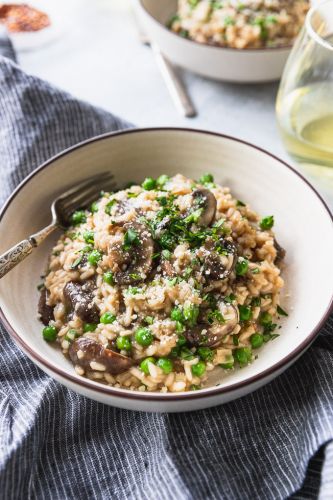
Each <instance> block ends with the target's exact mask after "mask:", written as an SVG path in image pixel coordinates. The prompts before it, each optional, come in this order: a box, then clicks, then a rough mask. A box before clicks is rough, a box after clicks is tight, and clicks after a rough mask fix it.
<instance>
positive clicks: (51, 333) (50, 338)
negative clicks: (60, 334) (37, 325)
mask: <svg viewBox="0 0 333 500" xmlns="http://www.w3.org/2000/svg"><path fill="white" fill-rule="evenodd" d="M43 338H44V340H46V341H47V342H54V341H55V340H56V338H57V329H56V327H55V326H50V325H49V326H45V328H43Z"/></svg>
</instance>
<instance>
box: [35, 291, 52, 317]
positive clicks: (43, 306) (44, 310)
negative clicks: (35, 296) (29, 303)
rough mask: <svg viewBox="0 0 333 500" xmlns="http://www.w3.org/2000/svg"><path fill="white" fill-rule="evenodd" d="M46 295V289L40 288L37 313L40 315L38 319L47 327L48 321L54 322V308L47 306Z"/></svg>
mask: <svg viewBox="0 0 333 500" xmlns="http://www.w3.org/2000/svg"><path fill="white" fill-rule="evenodd" d="M48 295H49V293H48V291H47V289H46V288H42V290H41V292H40V297H39V301H38V313H39V314H40V319H41V321H42V322H43V323H44V325H48V324H49V322H50V321H52V320H54V314H53V309H54V307H53V306H49V305H48V303H47V300H48Z"/></svg>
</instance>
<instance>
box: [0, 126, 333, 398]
mask: <svg viewBox="0 0 333 500" xmlns="http://www.w3.org/2000/svg"><path fill="white" fill-rule="evenodd" d="M161 131H162V132H169V131H171V132H177V131H178V132H189V133H195V134H196V133H197V134H205V135H212V136H215V137H221V138H224V139H228V140H230V141H234V142H238V143H240V144H245V145H246V146H250V147H251V148H254V149H256V150H257V151H260V152H261V153H264V154H266V155H267V156H270V157H271V158H274V159H275V160H277V161H278V162H279V163H280V164H281V165H283V166H284V167H286V168H288V169H289V170H291V171H292V172H293V173H294V174H295V175H297V176H298V177H299V178H300V179H301V180H302V181H303V182H304V183H305V184H307V185H308V186H309V187H310V189H311V190H312V191H313V192H314V194H315V195H316V196H317V198H318V199H319V201H320V202H321V204H322V205H323V207H324V208H325V210H326V211H327V213H328V216H329V217H330V219H331V222H332V224H333V215H332V214H331V212H330V210H329V208H328V206H327V204H326V202H325V201H324V200H323V198H322V197H321V195H320V194H319V193H318V192H317V191H316V189H315V188H314V187H313V186H312V185H311V184H310V182H309V181H308V180H307V179H305V178H304V177H303V176H302V175H301V174H300V173H299V172H298V171H297V170H295V169H294V168H293V167H291V166H290V165H288V163H286V162H284V161H283V160H281V159H280V158H278V157H277V156H275V155H273V154H272V153H269V152H268V151H266V150H265V149H263V148H261V147H259V146H255V145H253V144H251V143H250V142H247V141H244V140H242V139H237V138H235V137H232V136H229V135H226V134H220V133H218V132H210V131H207V130H201V129H191V128H186V127H151V128H149V127H148V128H139V129H128V130H123V131H118V132H108V133H106V134H102V135H99V136H96V137H93V138H91V139H88V140H86V141H83V142H80V143H79V144H76V145H75V146H72V147H70V148H68V149H65V150H64V151H62V152H61V153H58V154H57V155H55V156H53V157H52V158H51V159H50V160H47V161H46V162H45V163H43V164H42V165H41V166H40V167H38V168H37V169H36V170H34V171H33V172H31V173H30V174H29V175H28V176H27V177H26V178H25V179H24V180H23V181H22V182H21V183H20V184H19V185H18V186H17V188H16V189H15V191H14V192H13V193H12V194H11V195H10V197H9V198H8V199H7V201H6V202H5V204H4V205H3V207H2V209H1V211H0V223H1V220H2V218H3V216H4V214H5V213H6V211H7V209H8V207H9V206H10V204H11V202H12V201H13V199H14V198H15V197H16V195H17V194H18V193H19V192H20V190H21V189H22V188H23V187H24V186H25V185H26V184H27V183H29V181H30V179H32V178H33V177H34V176H35V175H37V174H38V173H39V172H40V171H41V170H44V169H45V168H47V167H48V166H49V165H51V164H52V163H53V162H54V161H55V160H57V159H58V158H61V157H62V156H66V155H67V154H70V153H71V152H72V151H74V150H76V149H79V148H82V147H84V146H86V145H87V144H91V143H93V142H97V141H100V140H104V139H106V138H108V137H113V136H118V135H126V134H140V133H142V132H143V133H145V132H153V133H154V132H161ZM332 310H333V292H332V297H331V300H330V302H329V305H328V307H327V308H326V311H325V313H324V315H323V316H322V318H321V319H320V321H319V322H318V324H317V326H316V327H315V328H314V329H313V330H312V331H311V332H310V333H309V335H308V336H307V338H306V339H304V340H303V342H301V344H300V345H299V346H298V347H296V349H294V350H293V351H292V352H291V353H289V354H288V355H287V356H285V357H284V358H283V359H282V360H281V361H278V362H277V363H275V364H274V365H273V366H271V367H270V368H267V369H266V370H264V371H263V372H261V373H259V374H258V375H253V376H252V377H249V378H248V379H246V380H244V381H242V382H236V383H234V384H231V385H230V386H228V387H218V386H217V387H212V388H210V387H208V388H203V389H201V390H198V391H195V392H191V391H188V392H184V393H181V394H179V393H165V394H163V395H161V393H158V392H149V393H140V392H139V391H136V392H135V391H130V390H126V389H117V388H113V387H109V386H104V385H102V384H100V385H99V384H98V383H97V382H94V381H90V380H89V379H86V378H84V377H82V378H79V376H74V375H70V374H68V373H67V372H66V371H64V370H62V369H61V368H59V367H57V366H55V365H53V364H52V363H50V362H49V360H45V359H44V358H43V357H42V356H40V355H39V354H38V353H36V352H35V351H34V350H33V349H31V348H30V347H29V346H28V345H27V344H26V342H25V341H24V340H23V339H21V337H20V336H19V334H18V333H17V332H16V331H15V330H14V329H13V327H12V326H11V325H10V323H9V321H8V320H7V318H6V316H5V314H4V312H3V310H2V307H1V306H0V320H1V321H2V322H3V324H4V325H5V327H6V328H7V330H8V332H9V334H10V335H11V337H12V338H13V339H14V341H15V342H16V343H17V344H18V345H19V346H21V348H22V350H23V351H24V352H26V353H27V354H28V356H30V357H31V358H32V359H34V360H36V361H37V363H40V364H41V365H42V366H44V367H45V368H47V369H48V370H50V371H51V372H54V373H55V374H56V375H59V376H60V377H62V378H64V379H66V380H68V381H69V382H71V383H74V384H77V385H79V386H82V387H84V388H87V389H89V390H91V391H97V392H98V393H101V394H108V395H109V396H115V397H118V398H125V399H133V400H141V401H149V400H151V401H183V400H192V399H200V398H205V397H214V396H217V395H220V394H227V393H229V392H232V391H235V390H237V389H242V388H244V387H246V386H248V385H251V384H253V383H255V382H259V381H264V379H265V378H266V377H268V376H270V375H273V374H274V373H276V372H277V371H279V370H280V369H281V368H283V367H284V366H285V365H288V364H289V363H291V362H292V361H293V360H296V358H297V357H298V356H300V355H301V354H302V352H303V351H304V350H305V349H306V348H307V347H309V346H310V345H311V343H312V342H313V341H314V339H315V337H316V336H317V334H318V332H319V330H320V328H321V327H322V326H323V325H324V323H325V322H326V320H327V319H328V317H329V315H330V313H331V311H332Z"/></svg>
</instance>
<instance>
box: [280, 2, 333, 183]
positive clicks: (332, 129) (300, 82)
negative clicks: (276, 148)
mask: <svg viewBox="0 0 333 500" xmlns="http://www.w3.org/2000/svg"><path fill="white" fill-rule="evenodd" d="M276 111H277V119H278V125H279V129H280V132H281V136H282V140H283V142H284V144H285V147H286V149H287V151H288V153H289V154H290V155H291V156H292V157H293V158H294V159H295V160H296V161H297V162H298V163H300V164H301V166H303V167H304V168H305V169H306V171H307V172H308V173H309V174H310V175H313V176H315V177H318V176H319V177H320V178H322V180H325V179H326V180H329V181H331V182H332V183H333V0H325V1H324V2H321V3H320V4H318V5H316V6H314V7H312V9H311V10H310V11H309V13H308V15H307V18H306V21H305V26H304V27H303V30H302V32H301V33H300V35H299V37H298V39H297V41H296V43H295V45H294V48H293V50H292V52H291V54H290V56H289V59H288V62H287V65H286V68H285V70H284V74H283V77H282V80H281V85H280V89H279V92H278V98H277V104H276Z"/></svg>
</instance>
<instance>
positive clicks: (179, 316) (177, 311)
mask: <svg viewBox="0 0 333 500" xmlns="http://www.w3.org/2000/svg"><path fill="white" fill-rule="evenodd" d="M171 319H173V320H174V321H184V316H183V312H182V310H181V308H180V307H174V308H173V309H172V311H171Z"/></svg>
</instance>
